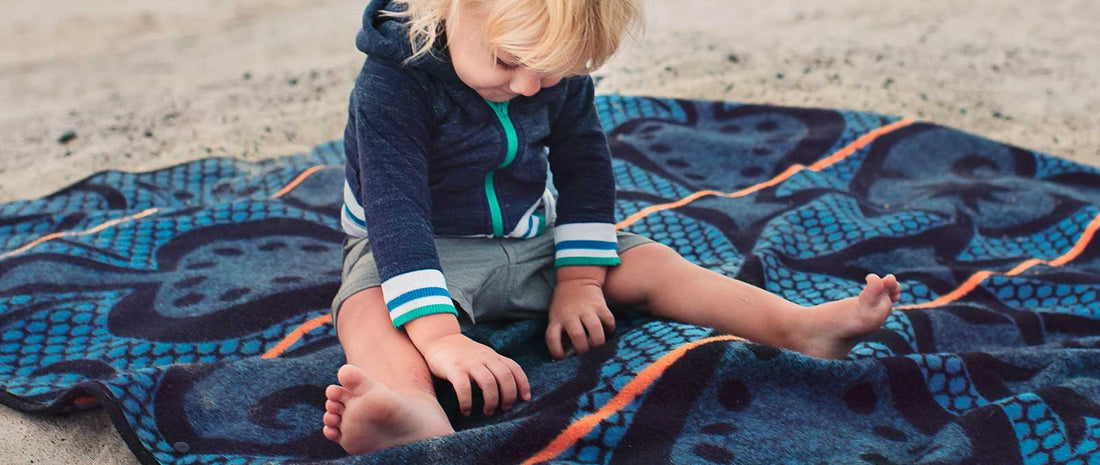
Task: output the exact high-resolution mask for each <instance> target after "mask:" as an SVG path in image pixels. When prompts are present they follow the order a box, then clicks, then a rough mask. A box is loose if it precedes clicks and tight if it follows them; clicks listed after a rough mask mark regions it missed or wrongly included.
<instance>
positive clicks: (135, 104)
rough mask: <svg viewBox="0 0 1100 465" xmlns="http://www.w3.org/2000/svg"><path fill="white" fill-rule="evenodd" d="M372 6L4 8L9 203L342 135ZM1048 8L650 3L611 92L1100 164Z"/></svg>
mask: <svg viewBox="0 0 1100 465" xmlns="http://www.w3.org/2000/svg"><path fill="white" fill-rule="evenodd" d="M363 3H364V2H363V1H348V0H324V1H321V0H187V1H185V0H161V1H158V2H146V1H139V0H113V1H110V2H76V1H72V0H67V1H62V0H9V1H7V2H5V12H4V15H3V19H0V102H3V105H2V106H0V146H2V147H3V148H4V149H3V155H0V179H3V181H0V202H5V201H11V200H15V199H27V198H35V197H40V196H43V195H46V194H49V193H50V192H53V191H56V190H57V189H60V188H62V187H64V186H66V185H68V184H70V183H72V182H74V181H76V180H79V179H81V178H84V177H86V176H88V175H90V174H92V173H94V172H97V171H100V170H105V169H119V170H131V171H144V170H152V169H156V168H161V167H166V166H170V165H175V164H178V163H181V162H184V161H188V160H194V159H198V158H202V157H207V156H234V157H240V158H244V159H250V160H255V159H260V158H265V157H273V156H279V155H286V154H290V153H294V152H298V151H303V150H307V149H309V148H310V147H312V146H313V145H315V144H317V143H320V142H324V141H327V140H331V139H335V138H339V137H341V135H342V132H343V125H344V120H345V115H346V113H345V112H346V102H347V96H348V92H349V91H350V88H351V85H352V82H353V80H354V77H355V73H356V72H357V70H358V67H359V66H360V65H361V63H362V58H363V57H362V55H360V53H359V52H358V51H357V50H356V49H355V47H354V43H353V40H354V35H355V32H356V30H357V28H358V23H359V20H360V14H361V11H362V6H363ZM1045 3H1046V4H1044V5H1040V4H1039V3H1038V2H1029V1H1023V0H970V1H967V2H958V1H949V0H928V1H924V2H908V3H906V4H901V3H898V2H881V1H872V0H835V1H831V2H822V1H806V0H773V1H770V2H764V3H761V2H750V1H747V0H680V1H677V2H650V3H649V5H648V6H649V20H648V23H647V27H646V32H645V34H644V35H643V36H642V37H641V38H640V39H639V41H638V42H636V43H631V44H628V45H627V46H626V48H625V49H624V50H623V51H622V52H621V53H620V55H619V56H617V57H616V58H615V59H614V60H613V61H612V62H611V63H609V64H608V65H607V66H606V67H605V68H604V69H601V70H600V71H599V72H598V73H597V75H598V76H600V77H602V78H603V79H602V80H601V81H600V83H599V86H598V87H597V92H599V93H622V94H636V95H655V96H666V97H682V98H703V99H724V100H735V101H742V102H751V103H762V104H779V105H796V106H813V107H827V108H845V109H853V110H866V111H876V112H881V113H888V114H897V115H902V116H908V117H912V118H916V119H920V120H927V121H933V122H936V123H940V124H943V125H947V126H952V127H956V128H959V129H962V130H966V131H970V132H973V133H977V134H980V135H983V136H986V137H990V138H992V139H996V140H999V141H1003V142H1007V143H1011V144H1015V145H1019V146H1022V147H1024V148H1028V149H1033V150H1038V151H1042V152H1047V153H1052V154H1056V155H1059V156H1063V157H1066V158H1070V159H1073V160H1077V161H1079V162H1083V163H1089V164H1092V165H1097V166H1100V131H1098V130H1097V129H1100V89H1098V86H1097V84H1098V77H1100V58H1098V56H1097V53H1096V51H1097V50H1100V34H1098V33H1097V32H1096V27H1097V26H1096V25H1097V24H1100V3H1098V2H1095V1H1091V0H1079V1H1072V0H1066V1H1057V2H1045ZM66 131H72V132H73V133H74V134H75V136H76V137H75V138H74V139H72V140H71V141H69V142H68V143H65V144H63V143H59V142H58V139H59V137H60V136H62V134H63V133H65V132H66ZM242 389H247V387H246V386H242ZM317 423H318V425H320V418H318V419H317ZM0 462H2V463H11V464H23V463H37V464H41V463H67V464H96V465H110V464H132V463H137V461H136V459H135V458H134V456H133V454H132V453H130V451H129V449H128V448H127V447H126V445H125V444H124V443H123V442H122V440H121V439H120V438H119V435H118V433H116V432H115V431H114V428H113V427H112V426H111V424H110V421H109V420H108V419H107V417H106V415H105V414H103V413H102V411H93V412H87V413H80V414H75V415H70V416H66V417H50V416H40V415H27V414H22V413H18V412H15V411H13V410H11V409H8V408H5V407H0Z"/></svg>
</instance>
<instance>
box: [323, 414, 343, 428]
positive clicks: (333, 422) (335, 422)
mask: <svg viewBox="0 0 1100 465" xmlns="http://www.w3.org/2000/svg"><path fill="white" fill-rule="evenodd" d="M340 420H341V417H340V415H337V414H335V413H332V412H325V418H324V422H325V426H330V427H333V428H339V427H340Z"/></svg>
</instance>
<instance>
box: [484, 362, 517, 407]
mask: <svg viewBox="0 0 1100 465" xmlns="http://www.w3.org/2000/svg"><path fill="white" fill-rule="evenodd" d="M485 366H486V367H489V371H491V372H493V376H495V377H496V379H497V386H498V387H499V388H500V410H501V411H504V412H507V411H509V410H511V409H512V405H514V404H515V403H516V376H515V375H513V374H512V370H511V369H509V368H508V366H507V365H505V364H504V361H503V360H495V361H492V362H489V363H486V364H485Z"/></svg>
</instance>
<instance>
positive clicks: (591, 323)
mask: <svg viewBox="0 0 1100 465" xmlns="http://www.w3.org/2000/svg"><path fill="white" fill-rule="evenodd" d="M581 321H582V322H583V323H584V329H585V330H587V331H588V339H589V341H591V342H592V348H596V347H599V346H602V345H603V343H604V341H605V338H604V334H603V322H602V321H600V317H598V316H596V314H595V313H588V314H585V315H584V316H582V317H581Z"/></svg>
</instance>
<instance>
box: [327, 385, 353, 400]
mask: <svg viewBox="0 0 1100 465" xmlns="http://www.w3.org/2000/svg"><path fill="white" fill-rule="evenodd" d="M353 396H354V394H353V393H352V392H351V391H349V390H347V389H346V388H344V387H343V386H337V385H335V384H330V385H329V386H328V387H327V388H325V397H327V398H328V400H329V401H333V402H339V403H341V404H343V403H346V402H347V401H348V400H349V399H351V398H352V397H353ZM326 402H327V401H326Z"/></svg>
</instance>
